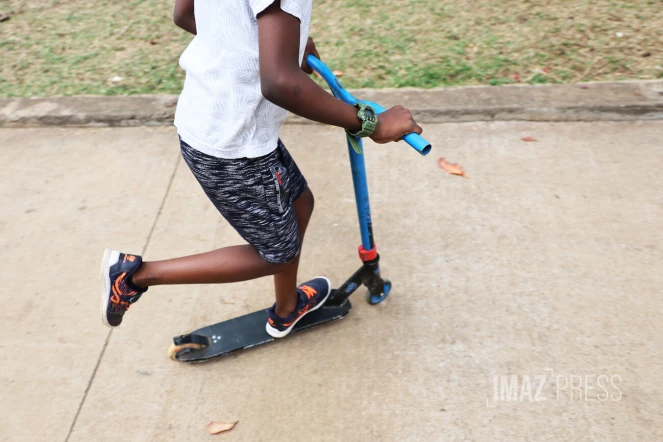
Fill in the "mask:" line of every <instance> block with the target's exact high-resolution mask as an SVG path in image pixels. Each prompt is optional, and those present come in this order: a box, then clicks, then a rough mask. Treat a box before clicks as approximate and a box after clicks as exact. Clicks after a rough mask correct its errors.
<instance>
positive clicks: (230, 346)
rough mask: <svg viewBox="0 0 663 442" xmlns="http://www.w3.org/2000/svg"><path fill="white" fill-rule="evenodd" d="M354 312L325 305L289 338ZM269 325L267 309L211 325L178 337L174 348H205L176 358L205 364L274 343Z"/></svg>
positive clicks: (183, 352) (346, 306) (186, 351)
mask: <svg viewBox="0 0 663 442" xmlns="http://www.w3.org/2000/svg"><path fill="white" fill-rule="evenodd" d="M351 308H352V305H351V304H350V301H349V300H346V301H345V302H344V303H343V304H342V305H329V306H328V305H325V306H323V307H321V308H319V309H318V310H315V311H313V312H311V313H309V314H308V315H306V316H304V317H303V318H302V319H301V320H300V321H299V322H298V323H297V324H296V325H295V327H294V328H293V330H292V331H291V332H290V334H292V333H295V332H298V331H301V330H305V329H307V328H311V327H315V326H316V325H320V324H324V323H326V322H330V321H333V320H336V319H341V318H342V317H344V316H345V315H347V314H348V312H349V311H350V309H351ZM266 323H267V309H265V310H259V311H257V312H253V313H249V314H248V315H244V316H240V317H238V318H234V319H229V320H227V321H223V322H219V323H218V324H214V325H209V326H207V327H203V328H200V329H198V330H195V331H193V332H191V333H189V334H187V335H181V336H177V337H175V338H173V343H174V344H175V346H180V345H186V344H197V345H200V346H202V348H200V349H190V348H183V349H182V350H179V351H178V352H177V353H176V354H175V356H174V358H176V359H177V360H178V361H180V362H203V361H206V360H209V359H212V358H216V357H220V356H227V355H229V354H230V353H233V352H236V351H238V350H245V349H248V348H251V347H256V346H258V345H262V344H266V343H268V342H271V341H274V338H273V337H272V336H270V335H269V334H268V333H267V331H266V330H265V324H266ZM281 339H283V338H281Z"/></svg>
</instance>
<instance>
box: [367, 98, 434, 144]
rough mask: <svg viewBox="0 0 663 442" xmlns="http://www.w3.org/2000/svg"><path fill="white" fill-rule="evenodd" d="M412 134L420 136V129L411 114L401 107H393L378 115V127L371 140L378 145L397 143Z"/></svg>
mask: <svg viewBox="0 0 663 442" xmlns="http://www.w3.org/2000/svg"><path fill="white" fill-rule="evenodd" d="M412 132H414V133H417V134H421V132H422V129H421V127H420V126H419V125H418V124H417V123H416V121H414V118H412V114H411V113H410V111H409V110H408V109H405V108H404V107H403V106H394V107H392V108H391V109H389V110H387V111H386V112H383V113H381V114H380V115H378V125H377V126H376V127H375V131H374V132H373V135H371V139H372V140H373V141H375V142H376V143H378V144H385V143H389V142H390V141H399V140H400V139H401V138H403V136H405V135H407V134H411V133H412Z"/></svg>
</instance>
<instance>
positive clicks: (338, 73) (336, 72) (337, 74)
mask: <svg viewBox="0 0 663 442" xmlns="http://www.w3.org/2000/svg"><path fill="white" fill-rule="evenodd" d="M332 73H333V74H334V75H336V76H337V77H342V76H343V74H345V72H343V71H332Z"/></svg>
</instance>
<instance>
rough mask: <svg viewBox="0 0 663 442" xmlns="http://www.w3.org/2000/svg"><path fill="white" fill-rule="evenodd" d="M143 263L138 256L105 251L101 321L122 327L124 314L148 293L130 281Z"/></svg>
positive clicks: (102, 268)
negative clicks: (141, 296)
mask: <svg viewBox="0 0 663 442" xmlns="http://www.w3.org/2000/svg"><path fill="white" fill-rule="evenodd" d="M142 262H143V259H142V258H141V257H140V256H137V255H127V254H124V253H120V252H118V251H117V250H110V249H106V250H105V251H104V258H103V260H102V261H101V320H102V321H103V323H104V324H106V325H107V326H109V327H117V326H118V325H120V324H121V323H122V316H123V315H124V312H126V311H127V310H129V306H130V305H131V304H133V303H134V302H136V301H138V299H139V298H140V295H142V294H143V293H145V292H146V291H147V289H146V288H145V289H141V288H139V287H136V286H135V285H133V284H132V283H131V281H129V279H130V278H131V275H133V274H134V272H135V271H136V270H138V267H140V265H141V264H142Z"/></svg>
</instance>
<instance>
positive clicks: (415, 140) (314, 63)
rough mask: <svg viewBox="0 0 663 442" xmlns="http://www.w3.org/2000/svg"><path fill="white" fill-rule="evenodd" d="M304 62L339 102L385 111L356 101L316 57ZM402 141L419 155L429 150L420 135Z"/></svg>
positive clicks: (404, 138)
mask: <svg viewBox="0 0 663 442" xmlns="http://www.w3.org/2000/svg"><path fill="white" fill-rule="evenodd" d="M306 62H307V63H308V65H309V66H310V67H311V69H313V70H314V71H315V72H317V73H318V74H320V75H321V76H322V78H324V80H325V81H326V82H327V84H328V85H329V89H331V91H332V94H334V96H335V97H336V98H338V99H340V100H343V101H345V102H346V103H348V104H351V105H353V106H354V105H356V104H357V103H364V104H368V105H369V106H371V107H372V108H373V109H374V110H375V112H376V113H378V114H381V113H382V112H384V111H385V108H383V107H382V106H380V105H379V104H377V103H373V102H370V101H364V100H358V99H356V98H355V97H353V96H352V94H350V92H348V91H347V90H346V89H345V88H344V87H343V86H342V85H341V83H340V82H339V81H338V79H337V78H336V76H335V75H334V73H333V72H332V71H331V69H329V68H328V67H327V65H325V64H324V63H323V62H321V61H320V60H319V59H318V58H317V57H315V56H313V55H310V54H309V56H308V57H307V58H306ZM403 141H405V142H406V143H407V144H409V145H410V146H412V147H413V148H414V149H415V150H416V151H417V152H419V153H420V154H421V155H428V152H430V150H431V145H430V143H429V142H428V141H426V140H424V139H423V138H422V137H421V136H420V135H418V134H415V133H411V134H407V135H405V136H404V137H403Z"/></svg>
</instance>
